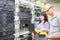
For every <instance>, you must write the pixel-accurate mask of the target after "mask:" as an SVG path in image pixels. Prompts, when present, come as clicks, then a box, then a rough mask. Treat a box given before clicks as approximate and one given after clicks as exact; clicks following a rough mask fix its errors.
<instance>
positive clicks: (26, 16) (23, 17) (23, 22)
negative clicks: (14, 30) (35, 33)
mask: <svg viewBox="0 0 60 40" xmlns="http://www.w3.org/2000/svg"><path fill="white" fill-rule="evenodd" d="M19 8H20V11H19V14H18V16H19V19H20V29H24V28H27V29H28V30H29V31H30V32H31V25H32V24H31V18H32V14H31V9H30V8H27V7H26V6H25V5H24V6H20V7H19Z"/></svg>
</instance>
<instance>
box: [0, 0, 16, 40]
mask: <svg viewBox="0 0 60 40" xmlns="http://www.w3.org/2000/svg"><path fill="white" fill-rule="evenodd" d="M14 10H15V1H14V0H0V39H1V40H14V35H13V34H14V33H15V26H14Z"/></svg>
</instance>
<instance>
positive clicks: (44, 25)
mask: <svg viewBox="0 0 60 40" xmlns="http://www.w3.org/2000/svg"><path fill="white" fill-rule="evenodd" d="M36 28H37V29H42V30H43V29H49V23H48V22H45V23H43V24H37V25H36Z"/></svg>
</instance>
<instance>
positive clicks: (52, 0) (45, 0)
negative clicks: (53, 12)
mask: <svg viewBox="0 0 60 40" xmlns="http://www.w3.org/2000/svg"><path fill="white" fill-rule="evenodd" d="M42 2H44V3H58V2H60V0H42Z"/></svg>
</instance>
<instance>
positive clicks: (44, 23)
mask: <svg viewBox="0 0 60 40" xmlns="http://www.w3.org/2000/svg"><path fill="white" fill-rule="evenodd" d="M39 18H40V21H39V24H37V26H36V28H38V29H40V30H42V31H44V32H46V34H48V31H49V23H48V19H47V16H46V14H45V12H42V13H40V16H39ZM35 40H48V39H46V38H45V37H43V36H40V34H38V33H36V34H35Z"/></svg>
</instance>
